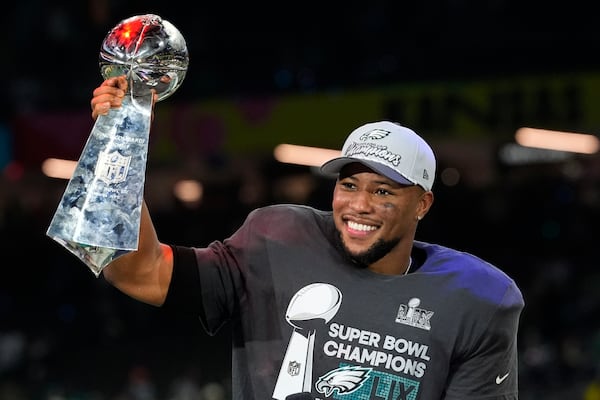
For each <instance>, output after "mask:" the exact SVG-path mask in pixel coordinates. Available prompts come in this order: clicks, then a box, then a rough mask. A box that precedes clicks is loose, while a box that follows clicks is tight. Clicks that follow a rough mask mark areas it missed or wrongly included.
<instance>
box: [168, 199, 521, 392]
mask: <svg viewBox="0 0 600 400" xmlns="http://www.w3.org/2000/svg"><path fill="white" fill-rule="evenodd" d="M336 235H337V232H336V230H335V226H334V223H333V218H332V215H331V212H329V211H319V210H315V209H313V208H310V207H306V206H299V205H277V206H269V207H264V208H261V209H257V210H255V211H253V212H252V213H251V214H250V215H249V216H248V218H247V219H246V221H245V222H244V224H243V225H242V226H241V227H240V229H239V230H238V231H236V232H235V233H234V234H233V235H232V236H231V237H230V238H228V239H226V240H224V241H222V242H219V241H215V242H213V243H211V244H210V245H209V246H208V247H207V248H184V247H174V250H175V268H174V272H173V279H172V282H171V287H170V288H169V293H168V296H167V300H166V303H165V306H166V307H171V308H177V309H178V310H179V311H181V310H185V311H186V312H193V313H194V314H196V315H198V316H199V318H200V319H201V321H202V323H203V324H204V327H205V329H206V331H207V332H208V333H210V334H216V333H217V332H218V331H219V329H220V328H221V327H222V326H223V324H224V323H226V322H231V327H232V330H233V332H232V335H233V336H232V337H233V343H232V346H233V353H232V354H233V359H232V365H233V371H232V385H233V397H234V399H236V400H242V399H243V400H264V399H281V400H283V399H286V397H288V396H293V395H294V394H298V393H310V396H311V397H310V398H314V399H345V400H354V399H356V400H358V399H361V400H363V399H378V400H379V399H394V400H396V399H406V400H416V399H419V400H434V399H435V400H439V399H447V400H449V399H456V400H468V399H484V398H485V399H486V400H492V399H517V398H518V389H517V374H518V370H517V328H518V323H519V318H520V314H521V311H522V309H523V306H524V302H523V297H522V295H521V292H520V290H519V289H518V287H517V286H516V284H515V282H514V281H513V280H512V279H511V278H510V277H508V276H507V275H506V274H505V273H504V272H502V271H501V270H500V269H498V268H496V267H495V266H493V265H491V264H489V263H487V262H485V261H483V260H481V259H479V258H477V257H475V256H473V255H471V254H468V253H464V252H460V251H456V250H453V249H449V248H446V247H443V246H439V245H434V244H429V243H424V242H419V241H415V242H414V246H413V255H412V256H413V260H414V261H415V263H414V264H413V266H412V267H411V271H412V272H411V273H409V274H408V275H397V276H389V275H381V274H377V273H374V272H372V271H370V270H368V269H361V268H358V267H356V266H355V265H354V264H352V262H351V261H350V260H348V259H347V258H346V257H345V255H344V254H343V252H341V251H340V250H339V246H338V245H337V240H336Z"/></svg>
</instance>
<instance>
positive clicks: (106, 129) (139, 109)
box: [46, 92, 152, 277]
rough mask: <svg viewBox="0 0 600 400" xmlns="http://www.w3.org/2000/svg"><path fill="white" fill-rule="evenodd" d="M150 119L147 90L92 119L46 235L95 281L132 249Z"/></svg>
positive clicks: (136, 239) (134, 242)
mask: <svg viewBox="0 0 600 400" xmlns="http://www.w3.org/2000/svg"><path fill="white" fill-rule="evenodd" d="M151 115H152V93H151V92H148V94H146V95H144V96H135V97H134V96H133V95H131V94H128V95H127V96H125V98H124V99H123V103H122V106H121V107H119V108H115V109H111V110H110V111H109V113H108V114H107V115H100V116H98V118H97V119H96V122H95V124H94V127H93V128H92V132H91V134H90V136H89V137H88V140H87V143H86V144H85V147H84V149H83V152H82V154H81V156H80V158H79V161H78V163H77V165H76V167H75V171H74V173H73V176H72V177H71V179H70V180H69V183H68V184H67V188H66V190H65V192H64V194H63V196H62V198H61V200H60V203H59V205H58V208H57V210H56V212H55V214H54V216H53V218H52V221H51V223H50V226H49V227H48V230H47V232H46V234H47V235H48V236H49V237H50V238H52V239H53V240H55V241H56V242H58V243H59V244H61V245H62V246H63V247H65V248H66V249H67V250H69V251H70V252H71V253H73V254H74V255H76V256H77V257H78V258H79V259H80V260H81V261H83V262H84V263H85V264H86V265H87V266H88V267H89V268H90V269H91V271H92V272H93V273H94V274H95V275H96V277H98V276H99V275H100V273H101V271H102V269H103V268H104V267H105V266H106V265H107V264H108V263H110V262H111V261H112V260H114V259H115V258H117V257H119V256H121V255H123V254H126V253H128V252H130V251H133V250H137V246H138V238H139V229H140V216H141V208H142V202H143V191H144V182H145V174H146V162H147V157H148V141H149V136H150V123H151Z"/></svg>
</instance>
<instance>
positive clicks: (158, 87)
mask: <svg viewBox="0 0 600 400" xmlns="http://www.w3.org/2000/svg"><path fill="white" fill-rule="evenodd" d="M188 63H189V56H188V50H187V46H186V43H185V39H184V38H183V36H182V35H181V33H180V32H179V30H178V29H177V28H175V26H173V24H171V23H170V22H169V21H166V20H164V19H162V18H161V17H160V16H158V15H155V14H145V15H136V16H133V17H130V18H127V19H124V20H122V21H121V22H119V24H117V25H116V26H115V27H114V28H113V29H112V30H110V32H109V33H108V34H107V35H106V38H105V39H104V41H103V42H102V48H101V51H100V73H101V74H102V77H103V78H104V79H107V78H109V77H113V76H118V75H126V76H127V78H128V81H129V90H131V93H132V94H133V95H134V96H137V95H144V94H147V93H148V91H149V90H150V89H154V90H155V91H156V93H157V94H158V101H160V100H163V99H165V98H167V97H169V96H170V95H171V94H173V92H175V90H177V88H179V86H180V85H181V83H182V82H183V79H184V78H185V75H186V72H187V68H188Z"/></svg>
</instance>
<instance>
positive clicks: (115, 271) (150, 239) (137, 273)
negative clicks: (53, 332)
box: [90, 76, 173, 306]
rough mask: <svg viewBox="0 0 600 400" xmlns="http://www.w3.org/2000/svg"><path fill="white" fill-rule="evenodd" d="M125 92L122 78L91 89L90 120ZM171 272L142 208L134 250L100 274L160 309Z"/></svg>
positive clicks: (168, 258)
mask: <svg viewBox="0 0 600 400" xmlns="http://www.w3.org/2000/svg"><path fill="white" fill-rule="evenodd" d="M126 90H127V80H126V79H125V77H123V76H121V77H115V78H109V79H107V80H105V81H104V82H102V84H101V85H100V86H98V87H97V88H96V89H94V92H93V97H92V100H91V102H90V104H91V107H92V118H94V119H96V118H97V117H98V116H99V115H105V114H107V113H108V111H109V110H110V109H111V108H116V107H120V106H121V102H122V100H123V97H124V96H125V92H126ZM172 271H173V253H172V251H171V247H169V246H168V245H165V244H161V243H160V241H159V240H158V236H157V234H156V230H155V228H154V224H153V223H152V219H151V217H150V213H149V211H148V207H147V205H146V203H145V202H144V203H143V204H142V213H141V221H140V238H139V244H138V250H137V251H133V252H131V253H128V254H125V255H123V256H121V257H118V258H117V259H115V260H113V261H112V262H111V263H110V264H109V265H107V266H106V267H105V268H104V269H103V270H102V275H103V276H104V278H105V279H106V280H107V281H108V282H109V283H111V284H112V285H113V286H115V287H116V288H117V289H119V290H121V291H122V292H123V293H126V294H127V295H129V296H131V297H133V298H135V299H137V300H140V301H142V302H145V303H148V304H152V305H155V306H160V305H162V304H163V303H164V301H165V298H166V296H167V290H168V288H169V283H170V282H171V274H172Z"/></svg>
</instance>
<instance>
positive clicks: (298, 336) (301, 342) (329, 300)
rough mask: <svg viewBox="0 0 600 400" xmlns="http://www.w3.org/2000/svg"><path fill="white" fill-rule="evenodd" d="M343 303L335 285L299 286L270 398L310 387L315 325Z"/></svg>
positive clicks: (325, 320)
mask: <svg viewBox="0 0 600 400" xmlns="http://www.w3.org/2000/svg"><path fill="white" fill-rule="evenodd" d="M341 303H342V293H341V292H340V291H339V289H338V288H336V287H335V286H332V285H329V284H326V283H313V284H310V285H308V286H305V287H303V288H302V289H300V290H299V291H298V292H297V293H296V294H295V295H294V297H292V299H291V300H290V303H289V305H288V308H287V312H286V316H285V318H286V320H287V322H288V323H289V324H290V325H292V326H293V327H294V330H293V332H292V336H291V338H290V341H289V343H288V347H287V350H286V352H285V357H284V358H283V362H282V363H281V369H280V371H279V376H278V378H277V383H276V384H275V390H274V391H273V398H274V399H277V400H285V398H286V397H287V396H289V395H292V394H298V393H309V392H310V391H311V389H312V387H311V386H312V367H313V354H314V344H315V342H314V341H315V333H316V331H317V329H319V328H323V327H324V326H325V324H326V323H328V322H329V321H331V319H332V318H333V317H334V316H335V314H336V313H337V312H338V309H339V308H340V305H341Z"/></svg>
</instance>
